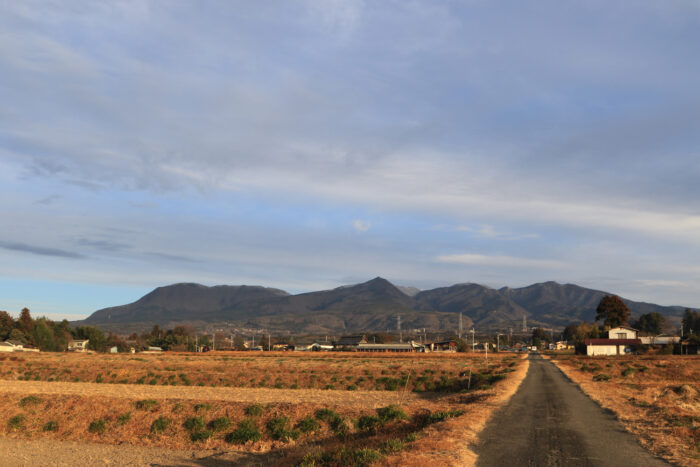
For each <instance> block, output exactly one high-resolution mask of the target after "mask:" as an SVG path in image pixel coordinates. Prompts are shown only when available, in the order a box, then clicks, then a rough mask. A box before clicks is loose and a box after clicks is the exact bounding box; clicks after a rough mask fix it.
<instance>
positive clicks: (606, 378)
mask: <svg viewBox="0 0 700 467" xmlns="http://www.w3.org/2000/svg"><path fill="white" fill-rule="evenodd" d="M609 380H610V376H609V375H606V374H603V373H600V374H597V375H595V376H594V377H593V381H599V382H605V381H609Z"/></svg>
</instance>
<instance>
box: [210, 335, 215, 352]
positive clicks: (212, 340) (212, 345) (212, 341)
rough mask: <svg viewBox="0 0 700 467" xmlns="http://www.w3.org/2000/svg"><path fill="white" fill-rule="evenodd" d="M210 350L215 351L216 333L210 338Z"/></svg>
mask: <svg viewBox="0 0 700 467" xmlns="http://www.w3.org/2000/svg"><path fill="white" fill-rule="evenodd" d="M211 349H212V350H216V332H214V334H212V338H211Z"/></svg>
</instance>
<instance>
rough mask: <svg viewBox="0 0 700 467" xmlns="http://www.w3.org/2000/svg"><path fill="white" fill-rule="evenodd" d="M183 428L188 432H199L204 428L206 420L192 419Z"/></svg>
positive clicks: (186, 421) (200, 418)
mask: <svg viewBox="0 0 700 467" xmlns="http://www.w3.org/2000/svg"><path fill="white" fill-rule="evenodd" d="M182 426H184V427H185V429H186V430H188V431H199V430H201V429H202V428H204V419H202V417H191V418H188V419H187V420H185V423H183V424H182Z"/></svg>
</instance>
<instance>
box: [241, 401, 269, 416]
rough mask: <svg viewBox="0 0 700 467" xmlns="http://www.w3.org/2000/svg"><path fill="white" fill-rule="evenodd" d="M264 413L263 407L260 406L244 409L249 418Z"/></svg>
mask: <svg viewBox="0 0 700 467" xmlns="http://www.w3.org/2000/svg"><path fill="white" fill-rule="evenodd" d="M264 412H265V407H263V406H262V405H260V404H253V405H249V406H248V407H246V408H245V414H246V415H248V416H249V417H257V416H260V415H262V414H263V413H264Z"/></svg>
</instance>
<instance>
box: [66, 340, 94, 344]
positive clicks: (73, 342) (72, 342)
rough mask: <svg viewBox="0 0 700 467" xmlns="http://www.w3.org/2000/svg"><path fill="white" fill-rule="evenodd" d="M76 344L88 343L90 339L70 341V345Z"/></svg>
mask: <svg viewBox="0 0 700 467" xmlns="http://www.w3.org/2000/svg"><path fill="white" fill-rule="evenodd" d="M78 342H90V339H71V341H70V343H71V344H75V343H78Z"/></svg>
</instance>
